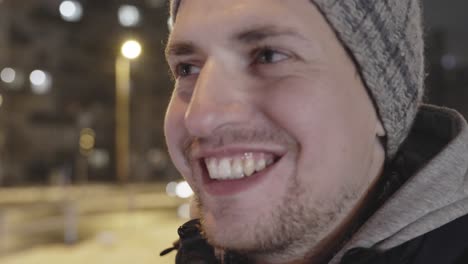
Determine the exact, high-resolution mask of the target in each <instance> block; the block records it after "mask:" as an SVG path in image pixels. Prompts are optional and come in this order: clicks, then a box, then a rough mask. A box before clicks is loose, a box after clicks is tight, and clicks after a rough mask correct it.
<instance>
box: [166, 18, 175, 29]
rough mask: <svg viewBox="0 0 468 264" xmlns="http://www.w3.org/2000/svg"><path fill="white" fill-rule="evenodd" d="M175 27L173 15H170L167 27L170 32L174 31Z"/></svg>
mask: <svg viewBox="0 0 468 264" xmlns="http://www.w3.org/2000/svg"><path fill="white" fill-rule="evenodd" d="M173 27H174V21H172V17H169V18H168V19H167V28H168V29H169V32H171V31H172V28H173Z"/></svg>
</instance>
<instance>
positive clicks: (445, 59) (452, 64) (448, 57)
mask: <svg viewBox="0 0 468 264" xmlns="http://www.w3.org/2000/svg"><path fill="white" fill-rule="evenodd" d="M440 63H441V64H442V67H444V69H446V70H453V69H455V68H456V67H457V58H456V57H455V56H454V55H452V54H445V55H444V56H442V58H441V62H440Z"/></svg>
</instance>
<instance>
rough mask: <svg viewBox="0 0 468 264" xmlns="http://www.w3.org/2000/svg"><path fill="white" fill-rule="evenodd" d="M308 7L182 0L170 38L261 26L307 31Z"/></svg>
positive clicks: (261, 0) (273, 0) (292, 0)
mask: <svg viewBox="0 0 468 264" xmlns="http://www.w3.org/2000/svg"><path fill="white" fill-rule="evenodd" d="M301 4H302V5H301ZM304 4H307V7H308V8H309V10H305V11H304V6H303V5H304ZM301 6H302V7H301ZM312 6H313V5H312V4H310V3H309V1H308V0H288V1H286V0H182V2H181V4H180V7H179V10H178V14H177V19H176V23H175V25H174V30H173V32H172V33H171V39H174V38H175V39H179V38H188V39H191V40H196V39H199V38H206V37H207V36H209V38H216V37H220V36H226V35H231V34H232V33H234V32H238V31H242V30H243V29H248V28H249V27H252V26H264V25H269V26H280V27H282V28H296V29H298V30H301V29H303V30H307V29H308V27H310V26H311V25H310V23H304V16H308V17H309V18H308V19H309V20H310V17H311V16H313V15H314V14H312V13H311V12H310V9H312ZM306 24H308V26H306Z"/></svg>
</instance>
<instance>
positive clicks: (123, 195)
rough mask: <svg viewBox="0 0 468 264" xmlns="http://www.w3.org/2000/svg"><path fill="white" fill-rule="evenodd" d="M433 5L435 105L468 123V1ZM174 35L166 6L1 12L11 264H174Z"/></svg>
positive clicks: (0, 133)
mask: <svg viewBox="0 0 468 264" xmlns="http://www.w3.org/2000/svg"><path fill="white" fill-rule="evenodd" d="M423 6H424V18H425V28H426V33H425V37H426V62H427V66H426V67H427V73H428V75H427V77H426V89H427V92H426V96H425V100H426V102H430V103H434V104H437V105H443V106H448V107H451V108H455V109H457V110H458V111H460V112H461V113H462V114H463V115H465V117H467V116H468V15H467V14H468V1H464V0H453V1H440V0H424V1H423ZM167 36H168V3H167V1H166V0H75V1H63V0H0V262H1V263H5V264H8V263H10V264H12V263H21V264H29V263H34V264H40V263H59V262H61V263H63V262H65V263H84V262H86V263H129V262H131V261H138V263H143V264H144V263H173V261H174V260H173V258H174V256H173V254H172V255H170V256H168V257H165V258H162V259H160V257H159V251H161V250H163V249H165V248H166V247H170V246H171V243H172V241H174V240H175V239H176V237H177V234H176V229H177V227H178V226H179V225H180V224H181V223H182V222H183V221H184V220H185V218H186V217H187V212H188V209H187V198H188V197H189V196H190V190H189V189H188V188H187V186H186V185H185V183H184V182H182V179H181V177H180V176H179V174H178V173H177V171H176V170H175V169H174V167H173V165H172V164H171V162H170V159H169V157H168V155H167V153H166V147H165V143H164V135H163V118H164V112H165V109H166V106H167V103H168V102H169V97H170V93H171V90H172V81H171V80H170V77H169V70H168V68H167V66H166V64H165V60H164V46H165V42H166V39H167ZM128 40H133V41H134V42H132V43H130V46H127V49H126V52H127V53H126V54H127V56H131V55H135V56H136V55H138V54H131V53H132V52H136V51H138V46H136V47H135V45H136V44H137V43H136V42H138V43H139V44H140V45H141V54H140V55H139V56H138V57H137V58H135V59H132V60H130V59H127V58H125V57H124V56H123V55H122V54H121V48H122V45H123V44H124V43H125V42H126V41H128ZM127 44H128V43H127ZM131 44H133V45H134V46H131ZM129 47H130V48H129ZM127 77H128V78H127Z"/></svg>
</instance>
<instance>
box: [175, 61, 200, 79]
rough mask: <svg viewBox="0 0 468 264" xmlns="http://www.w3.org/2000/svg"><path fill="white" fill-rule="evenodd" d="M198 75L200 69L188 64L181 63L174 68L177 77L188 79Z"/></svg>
mask: <svg viewBox="0 0 468 264" xmlns="http://www.w3.org/2000/svg"><path fill="white" fill-rule="evenodd" d="M198 73H200V67H197V66H195V65H192V64H188V63H181V64H179V65H177V67H176V76H177V77H188V76H190V75H194V74H198Z"/></svg>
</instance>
